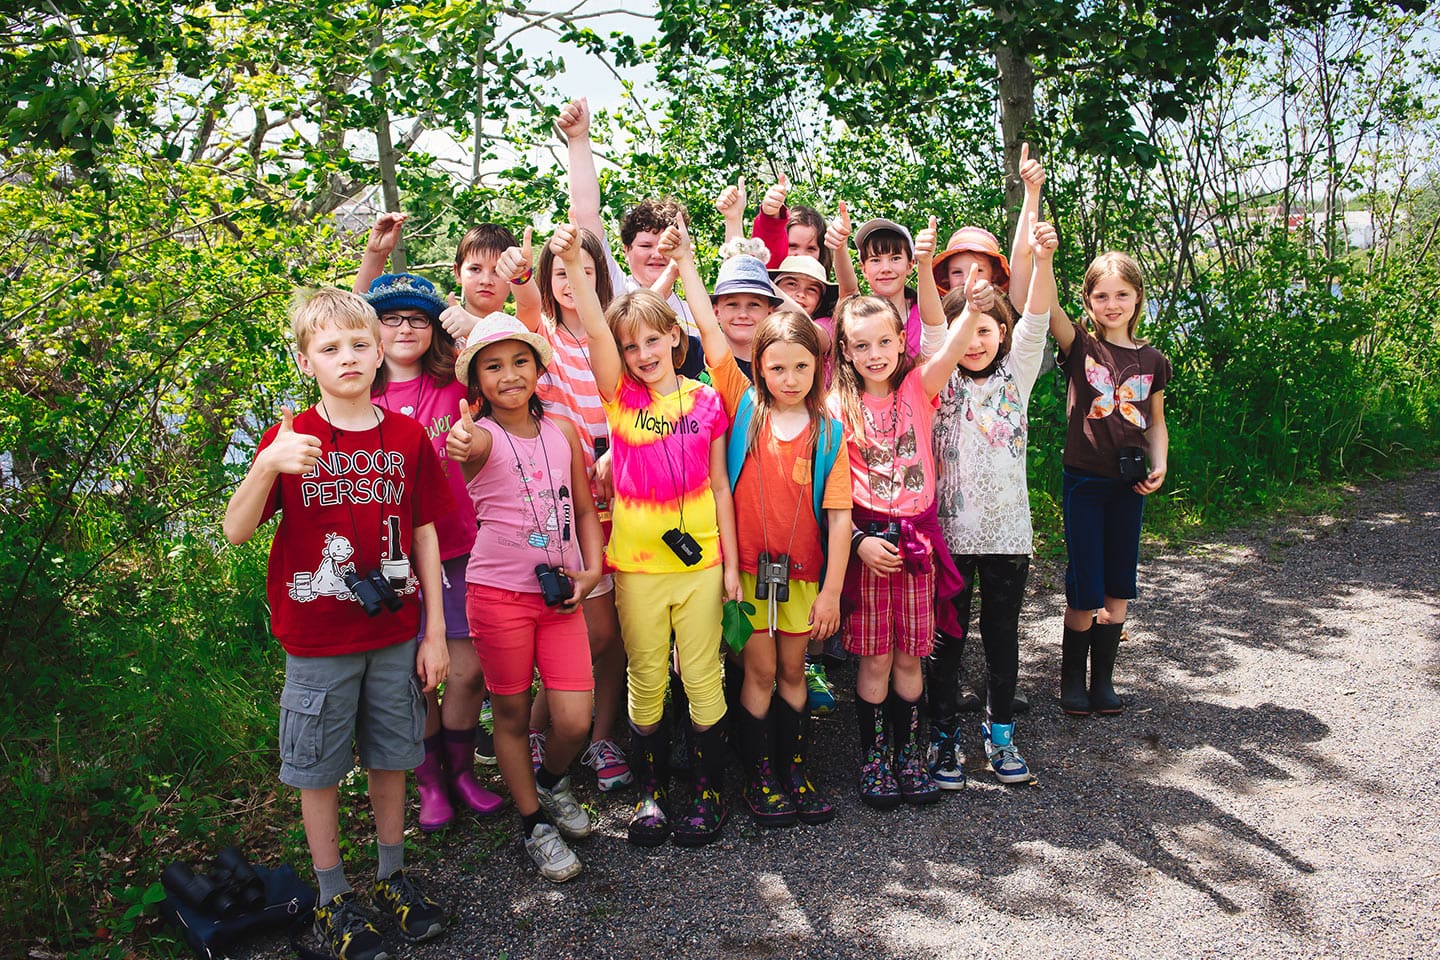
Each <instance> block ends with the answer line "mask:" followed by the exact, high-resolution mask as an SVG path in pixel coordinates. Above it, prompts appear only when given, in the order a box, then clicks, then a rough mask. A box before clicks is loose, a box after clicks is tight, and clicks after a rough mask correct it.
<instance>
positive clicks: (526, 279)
mask: <svg viewBox="0 0 1440 960" xmlns="http://www.w3.org/2000/svg"><path fill="white" fill-rule="evenodd" d="M533 276H535V268H534V267H533V266H530V267H526V268H525V274H524V276H522V277H520V278H519V279H517V280H511V281H510V282H511V283H513V284H514V285H515V286H517V287H523V286H524V285H525V284H527V283H529V282H530V278H531V277H533Z"/></svg>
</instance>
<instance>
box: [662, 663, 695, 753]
mask: <svg viewBox="0 0 1440 960" xmlns="http://www.w3.org/2000/svg"><path fill="white" fill-rule="evenodd" d="M666 722H668V723H669V724H670V768H671V769H672V770H674V771H675V775H676V776H677V777H688V776H689V775H690V732H691V726H690V698H689V697H687V696H686V695H685V683H684V681H682V680H681V679H680V674H678V673H676V672H675V669H674V666H673V665H672V666H671V669H670V707H669V716H667V717H666Z"/></svg>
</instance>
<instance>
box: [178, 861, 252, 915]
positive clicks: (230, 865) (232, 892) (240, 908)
mask: <svg viewBox="0 0 1440 960" xmlns="http://www.w3.org/2000/svg"><path fill="white" fill-rule="evenodd" d="M160 883H161V885H162V886H164V888H165V892H166V893H167V894H169V895H170V896H172V897H174V898H175V899H176V900H179V901H180V902H182V903H184V904H186V905H187V906H190V907H193V908H194V909H196V910H199V911H201V912H203V913H206V914H209V915H212V916H217V917H220V918H221V919H230V918H232V917H240V916H245V915H246V914H250V913H255V912H256V911H258V910H260V909H262V908H264V906H265V883H264V881H263V880H261V879H260V877H259V875H258V874H256V873H255V870H254V868H253V867H251V866H250V863H249V861H247V860H246V859H245V854H243V853H241V852H240V850H239V849H238V848H236V847H226V848H225V849H224V850H221V851H220V853H219V855H218V856H216V857H215V864H214V866H212V867H211V868H210V872H209V873H208V874H205V875H204V876H197V875H196V874H195V871H194V870H192V869H191V868H190V864H188V863H178V862H177V863H172V864H170V866H168V867H166V868H165V870H164V871H163V872H162V873H161V874H160Z"/></svg>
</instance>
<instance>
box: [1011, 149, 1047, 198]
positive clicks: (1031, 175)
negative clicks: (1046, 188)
mask: <svg viewBox="0 0 1440 960" xmlns="http://www.w3.org/2000/svg"><path fill="white" fill-rule="evenodd" d="M1016 172H1017V173H1018V174H1019V175H1020V179H1021V181H1022V182H1024V184H1025V189H1026V191H1027V192H1029V191H1034V192H1036V193H1038V192H1039V191H1040V186H1041V184H1043V183H1044V182H1045V168H1044V167H1043V166H1041V165H1040V161H1039V160H1032V159H1030V144H1028V143H1022V144H1020V163H1019V168H1018V169H1017V170H1016Z"/></svg>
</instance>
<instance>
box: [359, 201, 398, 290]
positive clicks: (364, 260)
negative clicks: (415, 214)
mask: <svg viewBox="0 0 1440 960" xmlns="http://www.w3.org/2000/svg"><path fill="white" fill-rule="evenodd" d="M408 219H410V214H408V213H382V214H380V215H379V216H377V217H376V218H375V223H374V224H373V225H372V226H371V227H370V236H369V237H368V238H366V240H365V252H364V253H363V254H361V256H360V271H359V272H358V273H356V274H355V292H356V293H358V294H361V295H362V296H363V295H364V294H366V293H369V292H370V284H372V283H374V282H375V279H376V278H377V277H379V276H381V275H383V274H384V273H385V261H387V260H389V259H390V254H392V253H394V252H395V246H396V244H398V243H399V242H400V228H401V227H403V226H404V225H405V221H406V220H408Z"/></svg>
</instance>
